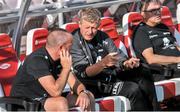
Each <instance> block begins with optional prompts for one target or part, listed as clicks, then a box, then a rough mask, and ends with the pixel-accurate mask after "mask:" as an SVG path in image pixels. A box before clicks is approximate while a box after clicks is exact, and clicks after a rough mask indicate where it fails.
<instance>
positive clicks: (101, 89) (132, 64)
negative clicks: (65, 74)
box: [71, 8, 157, 110]
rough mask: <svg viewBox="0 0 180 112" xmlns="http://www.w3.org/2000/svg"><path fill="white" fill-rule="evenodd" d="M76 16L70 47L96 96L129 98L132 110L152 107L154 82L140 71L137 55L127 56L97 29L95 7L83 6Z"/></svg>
mask: <svg viewBox="0 0 180 112" xmlns="http://www.w3.org/2000/svg"><path fill="white" fill-rule="evenodd" d="M79 17H80V21H79V27H80V29H78V30H76V31H74V32H73V36H74V37H73V45H72V49H71V54H72V58H73V69H74V72H75V73H76V75H77V77H78V78H79V80H81V81H82V82H83V83H84V84H85V86H86V88H88V89H89V90H90V91H91V92H92V93H93V94H94V95H95V97H96V98H97V97H104V96H110V95H122V96H125V97H127V98H129V100H130V103H131V109H132V110H152V109H153V106H154V105H156V104H157V102H156V101H157V100H156V95H155V89H154V83H153V81H152V80H151V79H149V77H150V76H148V73H147V74H146V75H144V74H142V73H141V72H140V68H139V59H137V58H130V59H127V57H126V56H125V54H124V53H123V52H122V51H121V50H119V49H118V48H116V46H115V45H114V43H113V41H112V40H111V39H110V38H109V37H108V35H107V34H106V33H104V32H102V31H99V30H98V26H99V25H100V18H101V14H100V12H99V11H98V10H97V9H93V8H86V9H82V10H80V12H79ZM127 69H128V70H127ZM126 70H127V71H126ZM146 77H148V78H146ZM153 102H155V103H153ZM154 109H156V107H155V108H154Z"/></svg>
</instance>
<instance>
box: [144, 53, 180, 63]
mask: <svg viewBox="0 0 180 112" xmlns="http://www.w3.org/2000/svg"><path fill="white" fill-rule="evenodd" d="M146 60H147V62H148V63H149V64H161V65H167V64H174V63H179V62H180V57H175V56H163V55H156V54H155V55H154V56H153V57H152V58H149V59H146Z"/></svg>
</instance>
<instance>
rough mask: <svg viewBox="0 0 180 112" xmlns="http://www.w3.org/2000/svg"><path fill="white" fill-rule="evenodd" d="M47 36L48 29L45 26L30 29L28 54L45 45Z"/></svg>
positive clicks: (27, 44)
mask: <svg viewBox="0 0 180 112" xmlns="http://www.w3.org/2000/svg"><path fill="white" fill-rule="evenodd" d="M47 36H48V30H47V29H45V28H35V29H31V30H29V31H28V33H27V39H26V56H27V55H29V54H30V53H32V51H34V50H36V49H38V48H40V47H42V46H44V45H45V44H46V38H47Z"/></svg>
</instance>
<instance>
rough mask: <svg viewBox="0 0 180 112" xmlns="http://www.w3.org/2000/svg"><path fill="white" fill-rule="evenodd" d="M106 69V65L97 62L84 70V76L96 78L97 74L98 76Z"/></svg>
mask: <svg viewBox="0 0 180 112" xmlns="http://www.w3.org/2000/svg"><path fill="white" fill-rule="evenodd" d="M105 67H106V65H105V64H104V63H103V62H102V61H99V62H98V63H95V64H93V65H91V66H88V67H87V68H86V74H87V76H89V77H93V76H96V75H97V74H99V73H100V72H101V71H102V70H103V69H104V68H105Z"/></svg>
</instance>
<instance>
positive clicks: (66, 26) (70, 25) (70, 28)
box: [61, 22, 79, 33]
mask: <svg viewBox="0 0 180 112" xmlns="http://www.w3.org/2000/svg"><path fill="white" fill-rule="evenodd" d="M61 28H63V29H65V30H67V31H68V32H69V33H72V32H73V31H74V30H75V29H78V28H79V25H78V23H76V22H71V23H66V24H63V25H62V26H61Z"/></svg>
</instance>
